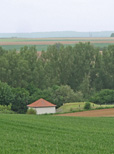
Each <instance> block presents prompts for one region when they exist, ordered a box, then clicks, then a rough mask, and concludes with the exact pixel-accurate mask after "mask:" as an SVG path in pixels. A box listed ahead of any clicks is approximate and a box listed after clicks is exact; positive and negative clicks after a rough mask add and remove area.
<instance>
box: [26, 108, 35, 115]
mask: <svg viewBox="0 0 114 154" xmlns="http://www.w3.org/2000/svg"><path fill="white" fill-rule="evenodd" d="M27 114H36V110H35V109H32V108H30V109H28V110H27Z"/></svg>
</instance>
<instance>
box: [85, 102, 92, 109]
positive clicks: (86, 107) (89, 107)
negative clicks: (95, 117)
mask: <svg viewBox="0 0 114 154" xmlns="http://www.w3.org/2000/svg"><path fill="white" fill-rule="evenodd" d="M84 109H86V110H89V109H91V104H90V102H86V103H85V105H84Z"/></svg>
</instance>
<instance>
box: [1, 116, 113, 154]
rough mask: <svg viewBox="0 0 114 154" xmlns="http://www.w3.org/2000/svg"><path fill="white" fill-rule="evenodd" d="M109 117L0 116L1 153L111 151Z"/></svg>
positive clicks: (102, 153) (89, 153) (94, 153)
mask: <svg viewBox="0 0 114 154" xmlns="http://www.w3.org/2000/svg"><path fill="white" fill-rule="evenodd" d="M113 121H114V120H113V118H81V117H80V118H79V117H78V118H77V117H59V116H49V115H45V116H35V115H5V114H1V115H0V140H1V142H0V153H1V154H6V153H8V154H31V153H32V154H98V153H99V154H112V153H114V146H113V143H114V141H113V137H114V122H113Z"/></svg>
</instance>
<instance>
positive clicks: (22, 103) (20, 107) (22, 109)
mask: <svg viewBox="0 0 114 154" xmlns="http://www.w3.org/2000/svg"><path fill="white" fill-rule="evenodd" d="M13 94H14V96H15V97H14V101H13V103H12V110H13V111H15V112H17V113H26V111H27V105H28V102H29V92H28V91H27V90H25V89H24V88H13Z"/></svg>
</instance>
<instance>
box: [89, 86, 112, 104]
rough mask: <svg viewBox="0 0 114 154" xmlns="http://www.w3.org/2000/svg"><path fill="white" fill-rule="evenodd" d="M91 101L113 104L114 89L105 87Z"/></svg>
mask: <svg viewBox="0 0 114 154" xmlns="http://www.w3.org/2000/svg"><path fill="white" fill-rule="evenodd" d="M89 101H92V102H94V103H96V104H113V103H114V90H110V89H104V90H101V91H100V92H97V93H96V94H95V95H93V96H92V97H91V98H90V100H89Z"/></svg>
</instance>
